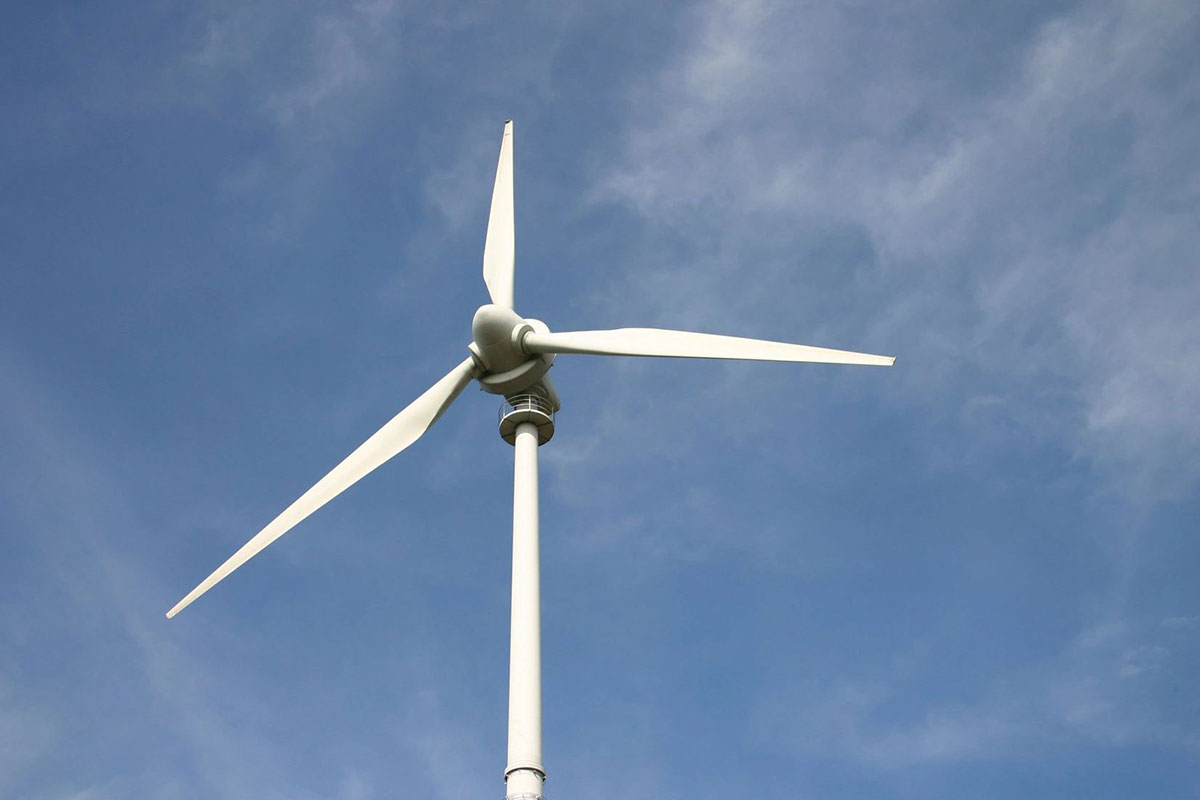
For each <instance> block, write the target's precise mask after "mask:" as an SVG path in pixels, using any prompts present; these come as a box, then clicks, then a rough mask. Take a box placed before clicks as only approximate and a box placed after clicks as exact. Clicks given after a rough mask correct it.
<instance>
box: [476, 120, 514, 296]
mask: <svg viewBox="0 0 1200 800" xmlns="http://www.w3.org/2000/svg"><path fill="white" fill-rule="evenodd" d="M516 243H517V237H516V231H515V230H514V222H513V155H512V120H511V119H510V120H508V121H507V122H505V123H504V138H503V139H501V140H500V162H499V163H498V164H497V165H496V185H495V186H494V187H492V211H491V214H490V215H489V216H488V227H487V239H486V240H484V243H483V282H484V283H486V284H487V288H488V294H489V295H491V297H492V302H493V303H495V304H496V305H498V306H504V307H505V308H512V306H513V265H514V263H515V262H516V250H517V244H516Z"/></svg>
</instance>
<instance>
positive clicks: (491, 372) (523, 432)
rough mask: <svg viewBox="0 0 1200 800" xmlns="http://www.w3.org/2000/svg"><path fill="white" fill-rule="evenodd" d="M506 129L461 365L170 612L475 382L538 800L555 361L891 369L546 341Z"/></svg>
mask: <svg viewBox="0 0 1200 800" xmlns="http://www.w3.org/2000/svg"><path fill="white" fill-rule="evenodd" d="M512 132H513V129H512V120H508V121H507V122H505V123H504V137H503V139H502V140H501V143H500V161H499V164H498V165H497V167H496V183H495V186H494V187H493V189H492V205H491V212H490V214H489V216H488V227H487V238H486V240H485V242H484V247H483V280H484V283H485V284H487V290H488V294H489V296H490V297H491V301H492V302H491V303H488V304H486V305H483V306H480V307H479V309H478V310H477V311H476V312H475V317H474V319H473V320H472V323H471V334H472V341H471V343H470V344H468V345H467V349H468V350H469V351H470V353H469V355H468V357H467V358H465V359H463V361H462V362H461V363H459V365H458V366H456V367H455V368H454V369H452V370H450V372H449V373H447V374H446V375H445V377H443V378H442V379H441V380H439V381H438V382H437V383H435V384H434V385H433V386H431V387H430V388H429V389H428V390H427V391H426V392H425V393H424V394H422V395H421V396H420V397H418V398H417V399H416V400H414V401H413V402H412V403H410V404H409V405H408V407H407V408H405V409H404V410H403V411H401V412H400V413H399V414H397V415H396V416H395V417H393V418H392V419H391V420H390V421H388V423H387V424H385V425H384V426H383V427H382V428H380V429H379V430H378V431H376V432H375V434H374V435H372V436H371V438H369V439H367V441H365V442H363V443H362V444H361V445H360V446H359V447H358V449H357V450H355V451H354V452H353V453H351V454H350V455H348V456H347V457H346V458H345V459H344V460H343V461H342V462H341V463H340V464H338V465H337V466H336V467H334V468H333V470H332V471H330V472H329V474H328V475H326V476H325V477H324V478H322V479H321V480H319V481H317V483H316V484H315V485H314V486H313V487H312V488H310V489H309V490H308V491H306V492H305V493H304V494H302V495H301V496H300V497H299V499H297V500H296V501H295V502H294V503H292V504H291V505H290V506H288V507H287V508H286V509H284V510H283V512H282V513H281V514H280V515H279V516H277V517H276V518H275V519H273V520H272V521H271V522H270V523H269V524H268V525H267V526H266V527H265V528H263V529H262V530H261V531H259V532H258V533H257V534H256V535H255V536H254V537H253V538H252V539H250V541H248V542H246V544H244V545H242V547H241V548H240V549H239V550H238V551H237V552H236V553H234V554H233V555H232V556H230V557H229V558H228V559H227V560H226V561H225V563H223V564H221V566H219V567H217V569H216V570H215V571H213V573H212V574H211V575H209V576H208V577H207V578H205V579H204V580H203V581H201V582H200V584H199V585H198V586H196V588H195V589H192V591H190V592H188V594H187V596H185V597H184V598H183V599H182V600H180V601H179V602H178V603H176V604H175V606H174V607H173V608H172V609H171V610H170V611H168V612H167V617H168V618H170V617H174V616H175V615H176V614H178V613H179V612H180V611H182V610H183V609H184V608H186V607H187V606H189V605H191V603H192V602H193V601H194V600H195V599H196V598H198V597H200V595H202V594H204V593H205V592H207V591H208V590H209V589H211V588H212V587H213V586H215V585H216V584H217V583H219V582H220V581H222V580H224V579H225V578H226V577H227V576H228V575H229V574H230V573H231V572H233V571H234V570H235V569H237V568H238V567H240V566H242V565H243V564H245V563H246V562H247V561H249V560H250V559H251V558H252V557H254V556H255V555H256V554H257V553H259V552H260V551H261V550H262V549H263V548H264V547H266V546H267V545H269V544H271V542H273V541H275V540H276V539H278V538H279V537H280V536H282V535H283V534H285V533H287V532H288V531H289V530H291V529H292V528H293V527H295V526H296V525H297V524H299V523H300V522H301V521H302V520H304V519H305V518H306V517H308V516H309V515H310V514H312V513H313V512H314V511H316V510H317V509H319V508H320V507H321V506H323V505H325V504H326V503H328V502H329V501H330V500H332V499H333V498H334V497H336V496H338V495H339V494H341V493H342V492H343V491H345V490H346V489H347V488H349V487H350V486H351V485H353V484H354V483H355V482H357V481H358V480H359V479H360V478H362V477H363V476H365V475H367V474H368V473H369V472H371V471H372V470H374V469H375V468H376V467H378V466H379V465H381V464H383V463H384V462H385V461H387V460H388V459H390V458H391V457H392V456H394V455H396V454H397V453H399V452H400V451H401V450H404V449H405V448H407V447H408V446H409V445H411V444H412V443H413V442H415V441H416V440H417V439H419V438H420V437H421V435H422V434H423V433H425V431H427V430H428V429H429V427H430V426H431V425H433V423H434V422H436V421H437V419H438V418H439V417H440V416H441V415H442V413H443V412H444V411H445V410H446V409H447V408H448V407H449V406H450V404H451V403H452V402H454V399H455V398H456V397H458V395H459V394H460V393H461V392H462V390H463V389H464V388H465V387H466V385H467V384H468V383H470V382H471V381H472V380H477V381H479V384H480V386H481V387H482V388H483V389H484V390H485V391H488V392H491V393H493V394H497V395H501V396H503V397H504V398H505V400H504V403H503V405H502V406H501V409H500V419H499V422H500V435H501V437H502V438H503V439H504V440H505V441H506V442H508V443H509V444H511V445H513V450H514V465H513V561H512V610H511V614H512V616H511V638H510V649H509V676H508V763H507V766H506V767H505V770H504V780H505V784H506V788H507V792H506V797H507V800H541V798H542V785H543V783H544V782H545V780H546V769H545V766H544V765H543V764H542V658H541V593H540V585H541V581H540V574H539V562H538V447H540V446H541V445H543V444H545V443H546V442H548V441H549V440H550V437H552V436H553V435H554V415H555V413H556V412H557V411H558V410H559V408H560V405H561V404H560V402H559V397H558V393H557V392H556V391H555V389H554V384H553V383H551V381H550V376H549V374H548V373H549V371H550V368H551V367H552V366H553V364H554V358H555V356H557V355H559V354H562V353H578V354H584V355H603V356H664V357H669V358H721V359H742V360H750V361H792V362H811V363H824V364H862V365H869V366H883V367H889V366H891V365H892V364H893V363H895V358H893V357H891V356H877V355H869V354H867V353H854V352H850V351H847V350H831V349H829V348H824V347H810V346H808V345H801V344H786V343H783V342H768V341H763V340H761V339H744V338H740V337H735V336H718V335H714V334H708V333H692V332H688V331H674V330H663V329H660V328H619V329H615V330H598V331H571V332H561V333H554V332H551V331H550V329H549V328H548V327H547V326H546V324H545V323H543V322H541V321H540V320H536V319H532V318H524V317H522V316H520V315H518V314H517V312H516V311H514V310H513V272H514V265H515V257H516V237H515V226H514V222H513V155H512V152H513V151H512V148H513V141H512V139H513V136H512Z"/></svg>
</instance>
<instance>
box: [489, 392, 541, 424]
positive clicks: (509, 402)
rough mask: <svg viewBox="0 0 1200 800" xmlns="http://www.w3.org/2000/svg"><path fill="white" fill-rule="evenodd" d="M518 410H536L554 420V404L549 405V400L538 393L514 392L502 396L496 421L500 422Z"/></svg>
mask: <svg viewBox="0 0 1200 800" xmlns="http://www.w3.org/2000/svg"><path fill="white" fill-rule="evenodd" d="M518 411H536V412H538V413H541V414H545V415H546V416H547V417H549V418H550V420H551V421H553V420H554V406H552V405H550V401H549V400H547V399H546V398H545V397H542V396H541V395H540V394H532V393H530V394H514V395H513V396H512V397H506V398H504V403H502V404H501V406H500V411H499V413H498V414H497V416H496V421H497V422H501V421H503V420H504V418H505V417H507V416H508V415H509V414H515V413H516V412H518Z"/></svg>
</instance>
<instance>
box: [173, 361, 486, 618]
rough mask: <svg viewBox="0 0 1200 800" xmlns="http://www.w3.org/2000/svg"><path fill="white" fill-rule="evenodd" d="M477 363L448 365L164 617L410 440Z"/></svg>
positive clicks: (446, 403)
mask: <svg viewBox="0 0 1200 800" xmlns="http://www.w3.org/2000/svg"><path fill="white" fill-rule="evenodd" d="M475 373H476V366H475V361H474V359H473V358H468V359H466V360H465V361H463V362H462V363H461V364H459V365H458V366H457V367H455V368H454V369H453V370H451V371H450V373H449V374H447V375H446V376H445V377H444V378H442V379H441V380H439V381H438V382H437V383H435V384H434V385H433V386H431V387H430V388H429V389H428V390H427V391H426V392H425V393H424V394H422V395H421V396H420V397H418V398H417V399H416V400H414V401H413V402H412V403H410V404H409V405H408V407H407V408H405V409H404V410H403V411H401V412H400V413H399V414H397V415H396V416H394V417H392V419H391V420H390V421H389V422H388V423H387V424H386V425H384V426H383V427H382V428H380V429H379V430H378V431H376V432H375V433H374V434H373V435H372V436H371V438H369V439H367V440H366V441H365V442H363V443H362V444H361V445H359V447H358V449H357V450H355V451H354V452H353V453H351V454H350V455H348V456H346V458H345V459H344V460H343V461H342V462H341V463H340V464H338V465H337V466H336V467H334V468H333V469H332V470H331V471H330V472H329V474H328V475H326V476H325V477H324V478H321V480H319V481H317V483H316V485H314V486H313V487H312V488H311V489H309V490H308V491H307V492H305V493H304V494H302V495H301V496H300V498H299V499H298V500H296V502H294V503H292V504H291V505H290V506H288V507H287V508H286V509H284V511H283V513H281V514H280V515H279V516H277V517H276V518H275V519H273V520H271V522H270V524H268V525H267V527H265V528H263V529H262V530H261V531H259V532H258V533H257V534H256V535H255V536H254V538H252V539H251V540H250V541H248V542H246V543H245V544H244V545H242V547H241V549H239V550H238V551H237V552H236V553H234V554H233V555H232V556H230V557H229V558H228V559H227V560H226V561H225V563H224V564H222V565H221V566H219V567H217V569H216V570H215V571H214V572H213V573H212V574H211V575H209V576H208V577H207V578H205V579H204V580H203V581H202V582H201V583H200V585H199V586H197V587H196V588H195V589H192V591H191V592H189V593H188V595H187V596H186V597H184V598H183V599H182V600H180V601H179V602H178V603H176V604H175V607H174V608H172V609H171V610H170V611H168V612H167V618H168V619H170V618H171V617H173V616H175V615H176V614H178V613H179V612H180V611H182V610H183V609H185V608H187V607H188V606H189V605H191V603H192V601H194V600H195V599H196V598H198V597H199V596H200V595H202V594H204V593H205V592H207V591H208V590H209V589H211V588H212V587H213V586H216V585H217V584H218V583H220V582H221V581H222V580H224V579H225V578H226V577H227V576H228V575H229V573H231V572H233V571H234V570H235V569H237V568H238V567H240V566H241V565H242V564H245V563H246V562H247V561H249V560H250V559H251V558H253V557H254V556H255V555H257V554H258V553H259V551H261V550H262V549H263V548H264V547H266V546H267V545H269V544H270V543H271V542H273V541H275V540H276V539H278V538H279V537H280V536H283V535H284V534H285V533H287V532H288V531H290V530H291V529H292V528H293V527H295V526H296V525H297V524H299V523H300V522H301V521H302V520H304V519H305V518H306V517H308V515H310V514H312V513H313V512H314V511H316V510H317V509H318V508H320V507H321V506H323V505H325V504H326V503H328V502H329V501H330V500H332V499H333V498H335V497H337V496H338V495H339V494H341V493H342V492H344V491H345V490H346V489H348V488H350V486H352V485H354V484H355V483H356V482H358V480H359V479H360V478H362V477H363V476H365V475H367V474H368V473H369V472H371V471H372V470H374V469H375V468H376V467H378V466H379V465H381V464H383V463H384V462H385V461H387V460H388V459H390V458H391V457H392V456H394V455H396V454H397V453H399V452H400V451H401V450H403V449H404V448H406V447H408V446H409V445H411V444H412V443H413V442H415V441H416V440H417V439H419V438H420V437H421V435H422V434H423V433H425V431H427V430H429V427H430V426H431V425H433V423H434V422H436V421H437V419H438V417H440V416H441V415H442V412H444V411H445V410H446V409H447V408H449V406H450V404H451V403H452V402H454V398H456V397H458V395H459V393H460V392H461V391H462V390H463V388H464V387H465V386H466V385H467V384H468V383H470V382H471V379H472V378H473V377H475Z"/></svg>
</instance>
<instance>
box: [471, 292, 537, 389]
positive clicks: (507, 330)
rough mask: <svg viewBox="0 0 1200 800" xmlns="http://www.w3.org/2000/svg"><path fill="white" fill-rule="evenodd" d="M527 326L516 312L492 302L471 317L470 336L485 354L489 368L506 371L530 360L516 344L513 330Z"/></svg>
mask: <svg viewBox="0 0 1200 800" xmlns="http://www.w3.org/2000/svg"><path fill="white" fill-rule="evenodd" d="M524 327H528V323H526V322H525V320H524V319H522V318H521V316H520V315H519V314H517V312H515V311H513V310H512V309H511V308H507V307H505V306H497V305H492V304H491V303H489V304H487V305H485V306H480V307H479V310H478V311H476V312H475V318H474V319H473V320H471V337H472V338H473V339H474V340H475V345H476V347H478V348H479V351H480V353H481V354H482V355H483V360H484V362H485V364H486V365H487V368H488V371H489V372H503V371H505V370H510V369H512V368H513V367H516V366H517V365H519V364H521V363H522V362H523V361H525V360H527V358H528V356H526V355H525V354H524V353H522V352H521V351H520V350H519V349H518V348H517V343H516V342H515V341H514V337H513V332H514V331H516V330H518V329H519V328H524Z"/></svg>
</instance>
